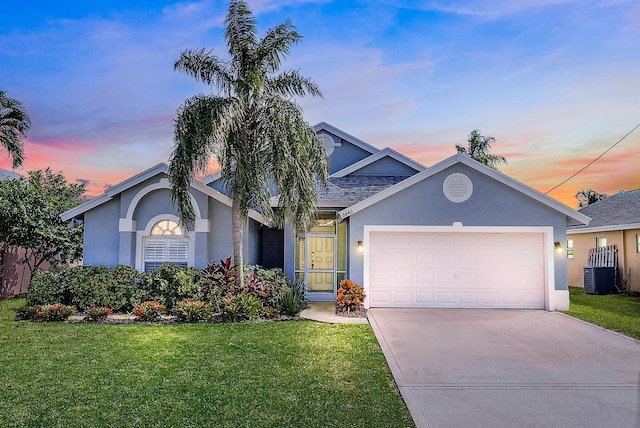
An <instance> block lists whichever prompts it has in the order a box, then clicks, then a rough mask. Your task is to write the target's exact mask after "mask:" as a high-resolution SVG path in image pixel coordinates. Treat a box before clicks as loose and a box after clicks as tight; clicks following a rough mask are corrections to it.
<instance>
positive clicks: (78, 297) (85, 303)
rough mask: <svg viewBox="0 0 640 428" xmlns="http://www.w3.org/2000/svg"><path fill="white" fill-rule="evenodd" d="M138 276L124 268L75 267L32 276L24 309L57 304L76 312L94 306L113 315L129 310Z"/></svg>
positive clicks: (39, 272)
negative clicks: (114, 311) (111, 312)
mask: <svg viewBox="0 0 640 428" xmlns="http://www.w3.org/2000/svg"><path fill="white" fill-rule="evenodd" d="M138 276H139V274H138V272H137V271H136V270H135V269H133V268H131V267H129V266H124V265H119V266H116V267H115V268H109V267H107V266H76V267H72V268H64V269H59V270H53V271H50V272H44V271H41V270H37V271H35V272H34V276H33V278H32V281H31V284H30V285H29V292H28V293H27V304H28V305H36V304H38V305H45V304H51V303H54V302H61V303H63V304H66V305H73V306H76V307H77V308H79V309H80V310H85V309H86V308H90V307H94V306H105V307H110V308H113V309H114V310H117V311H127V310H130V309H131V303H130V299H131V294H132V293H133V289H134V288H133V287H134V284H135V282H136V280H137V278H138Z"/></svg>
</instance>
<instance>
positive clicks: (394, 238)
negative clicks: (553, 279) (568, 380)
mask: <svg viewBox="0 0 640 428" xmlns="http://www.w3.org/2000/svg"><path fill="white" fill-rule="evenodd" d="M369 243H370V244H369V246H370V248H369V251H370V255H369V260H370V264H369V288H370V290H369V293H370V294H371V296H370V297H371V300H370V305H371V306H374V307H375V306H391V307H393V306H397V307H442V308H445V307H469V308H473V307H496V308H497V307H505V308H543V307H544V289H545V288H544V287H545V266H544V261H545V257H544V236H543V234H542V233H540V234H529V235H526V234H525V235H520V234H518V235H516V234H512V233H490V234H486V233H420V232H416V233H393V232H384V233H379V232H371V234H370V240H369ZM378 253H380V254H384V256H383V257H378ZM376 260H377V261H379V262H380V263H376V262H375V261H376ZM382 260H385V262H382ZM389 260H393V262H392V263H389V262H388V261H389Z"/></svg>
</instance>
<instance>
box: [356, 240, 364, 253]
mask: <svg viewBox="0 0 640 428" xmlns="http://www.w3.org/2000/svg"><path fill="white" fill-rule="evenodd" d="M357 248H358V252H359V253H364V244H363V243H362V241H358V246H357Z"/></svg>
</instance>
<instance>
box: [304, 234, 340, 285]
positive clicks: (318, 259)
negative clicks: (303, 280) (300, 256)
mask: <svg viewBox="0 0 640 428" xmlns="http://www.w3.org/2000/svg"><path fill="white" fill-rule="evenodd" d="M335 240H336V238H335V237H334V236H314V235H307V263H306V265H307V266H308V268H307V286H308V288H309V291H310V292H313V293H317V292H324V293H333V286H334V284H335V278H334V275H335V271H336V269H335V259H336V258H335V255H334V254H335Z"/></svg>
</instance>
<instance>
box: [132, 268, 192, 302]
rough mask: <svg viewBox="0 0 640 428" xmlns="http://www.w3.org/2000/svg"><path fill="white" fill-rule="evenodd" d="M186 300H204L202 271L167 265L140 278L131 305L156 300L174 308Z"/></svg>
mask: <svg viewBox="0 0 640 428" xmlns="http://www.w3.org/2000/svg"><path fill="white" fill-rule="evenodd" d="M186 298H198V299H200V298H202V284H201V273H200V271H199V270H198V269H195V268H191V267H180V266H176V265H171V264H166V265H162V266H160V267H159V268H157V269H154V270H153V271H151V272H148V273H145V274H143V275H141V276H140V279H139V281H138V282H137V284H136V288H135V291H134V293H133V296H132V298H131V303H132V304H134V305H135V304H138V303H141V302H144V301H150V300H154V301H159V302H163V303H164V304H165V306H166V307H167V308H172V307H173V305H174V304H175V303H176V302H177V301H179V300H182V299H186Z"/></svg>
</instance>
